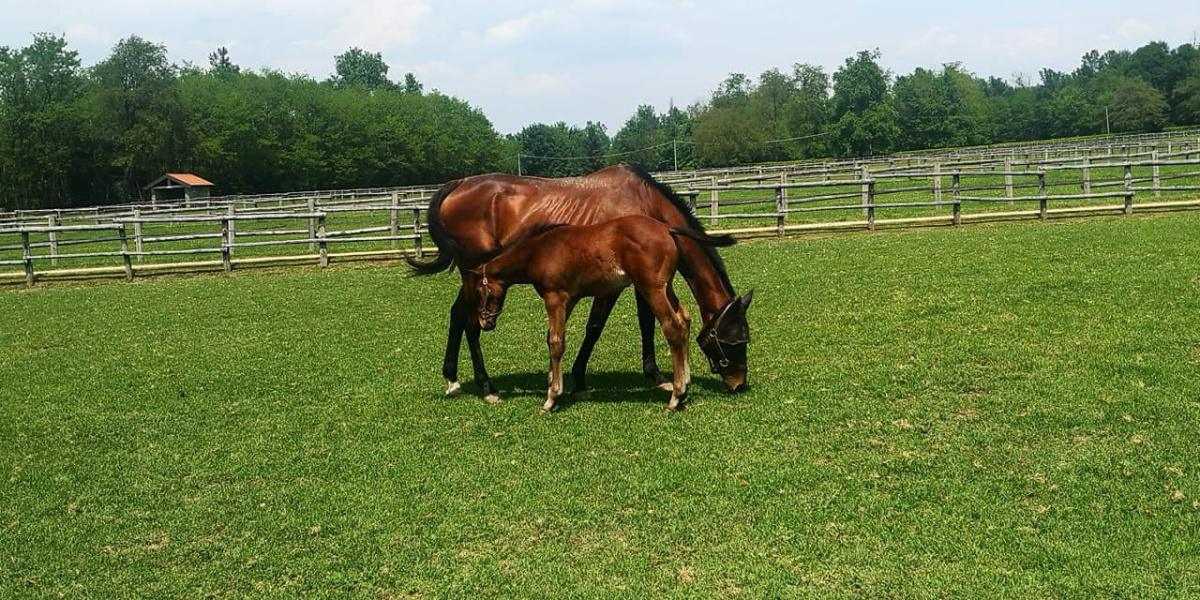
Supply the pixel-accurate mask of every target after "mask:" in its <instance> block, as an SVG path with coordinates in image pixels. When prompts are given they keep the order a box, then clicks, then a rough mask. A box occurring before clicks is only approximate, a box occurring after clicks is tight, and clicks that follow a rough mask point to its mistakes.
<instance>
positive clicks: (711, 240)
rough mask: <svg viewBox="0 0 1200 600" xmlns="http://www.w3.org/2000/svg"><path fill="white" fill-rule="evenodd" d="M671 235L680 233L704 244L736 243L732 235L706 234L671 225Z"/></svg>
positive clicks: (729, 244) (728, 244) (730, 244)
mask: <svg viewBox="0 0 1200 600" xmlns="http://www.w3.org/2000/svg"><path fill="white" fill-rule="evenodd" d="M671 235H682V236H684V237H688V238H692V239H693V240H696V241H697V242H700V243H701V244H704V245H706V246H732V245H734V244H736V243H737V240H736V239H734V238H733V236H732V235H728V234H727V235H708V234H707V233H704V232H703V231H697V230H695V229H691V228H689V227H672V228H671Z"/></svg>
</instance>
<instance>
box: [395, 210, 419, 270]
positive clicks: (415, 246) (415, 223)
mask: <svg viewBox="0 0 1200 600" xmlns="http://www.w3.org/2000/svg"><path fill="white" fill-rule="evenodd" d="M412 211H413V234H415V235H416V236H417V237H416V239H414V240H413V250H415V251H416V253H417V258H424V257H425V250H424V249H423V248H422V247H421V209H420V208H419V207H413V209H412ZM392 235H395V234H392ZM392 243H395V241H393V242H392Z"/></svg>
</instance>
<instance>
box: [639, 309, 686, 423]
mask: <svg viewBox="0 0 1200 600" xmlns="http://www.w3.org/2000/svg"><path fill="white" fill-rule="evenodd" d="M647 292H648V293H647V296H648V297H647V299H646V300H647V302H648V303H649V304H650V309H651V310H652V311H654V316H655V317H656V318H658V322H659V324H660V325H661V326H662V330H663V336H664V337H666V338H667V345H669V346H670V347H671V365H672V372H671V378H672V381H671V401H670V402H669V403H668V404H667V409H668V410H675V409H677V408H679V405H680V404H682V403H683V400H684V396H686V395H687V377H688V362H687V361H688V355H687V341H688V323H687V322H686V321H685V320H684V319H683V316H682V315H681V314H679V311H677V310H676V309H675V307H674V306H671V300H670V298H669V297H668V294H667V288H666V286H663V287H661V288H659V289H656V290H647ZM676 302H678V299H676Z"/></svg>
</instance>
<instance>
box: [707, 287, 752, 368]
mask: <svg viewBox="0 0 1200 600" xmlns="http://www.w3.org/2000/svg"><path fill="white" fill-rule="evenodd" d="M736 301H737V300H734V301H733V302H736ZM733 302H730V303H729V304H728V305H727V306H725V308H724V310H722V311H721V314H719V315H717V318H715V319H713V320H712V323H711V324H710V326H709V327H708V328H707V329H708V331H707V332H706V331H704V330H701V331H700V337H699V339H697V340H696V341H697V342H699V343H700V348H701V349H702V350H704V357H705V358H707V359H708V368H709V370H710V371H712V372H713V373H715V374H720V372H721V369H723V368H725V367H728V366H729V357H728V356H727V355H726V354H725V347H726V346H735V345H737V344H749V343H750V336H748V335H747V336H746V337H744V338H738V339H726V338H722V337H721V336H720V334H718V333H717V330H718V329H720V325H721V319H724V318H725V315H726V314H728V313H729V308H730V307H732V306H733ZM710 350H711V351H710ZM713 354H717V355H720V358H719V359H714V358H713V356H712V355H713Z"/></svg>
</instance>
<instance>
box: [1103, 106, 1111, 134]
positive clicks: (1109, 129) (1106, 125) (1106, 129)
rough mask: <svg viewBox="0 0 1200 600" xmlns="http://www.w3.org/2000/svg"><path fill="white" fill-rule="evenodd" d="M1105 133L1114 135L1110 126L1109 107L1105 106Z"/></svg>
mask: <svg viewBox="0 0 1200 600" xmlns="http://www.w3.org/2000/svg"><path fill="white" fill-rule="evenodd" d="M1104 133H1106V134H1108V135H1112V127H1109V125H1108V105H1107V104H1106V105H1105V106H1104Z"/></svg>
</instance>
